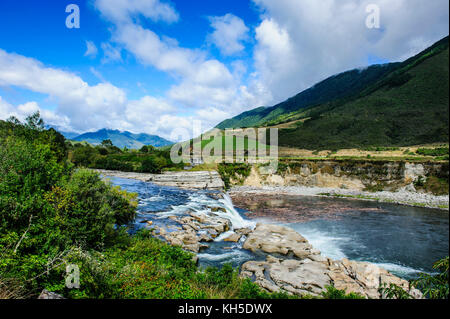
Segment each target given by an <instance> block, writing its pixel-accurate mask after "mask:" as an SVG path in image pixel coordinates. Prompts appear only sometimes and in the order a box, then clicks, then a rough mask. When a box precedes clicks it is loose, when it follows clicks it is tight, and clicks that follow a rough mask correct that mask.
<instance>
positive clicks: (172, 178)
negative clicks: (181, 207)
mask: <svg viewBox="0 0 450 319" xmlns="http://www.w3.org/2000/svg"><path fill="white" fill-rule="evenodd" d="M95 171H97V172H98V173H100V174H102V175H104V176H106V177H108V176H110V177H119V178H129V179H136V180H140V181H143V182H152V183H154V184H157V185H162V186H171V187H178V188H183V189H210V190H223V189H224V186H225V185H224V183H223V181H222V178H221V177H220V174H219V173H218V172H216V171H198V172H196V171H182V172H165V173H162V174H146V173H132V172H119V171H108V170H95Z"/></svg>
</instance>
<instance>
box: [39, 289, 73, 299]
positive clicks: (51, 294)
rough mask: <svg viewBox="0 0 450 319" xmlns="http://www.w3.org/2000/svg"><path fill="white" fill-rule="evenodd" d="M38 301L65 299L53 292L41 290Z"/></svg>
mask: <svg viewBox="0 0 450 319" xmlns="http://www.w3.org/2000/svg"><path fill="white" fill-rule="evenodd" d="M38 299H66V298H64V297H63V296H61V295H60V294H57V293H55V292H51V291H48V290H47V289H44V290H42V292H41V294H40V295H39V297H38Z"/></svg>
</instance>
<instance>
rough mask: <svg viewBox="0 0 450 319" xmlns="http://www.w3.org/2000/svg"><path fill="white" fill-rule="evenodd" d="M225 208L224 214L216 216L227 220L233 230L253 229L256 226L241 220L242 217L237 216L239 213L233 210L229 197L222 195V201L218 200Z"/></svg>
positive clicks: (253, 223)
mask: <svg viewBox="0 0 450 319" xmlns="http://www.w3.org/2000/svg"><path fill="white" fill-rule="evenodd" d="M219 201H220V202H221V203H222V204H223V205H224V207H225V209H226V211H227V212H226V214H225V213H223V214H218V215H219V216H220V217H223V218H226V219H228V220H229V221H230V222H231V224H232V226H233V229H239V228H251V229H254V228H255V226H256V223H255V222H252V221H249V220H245V219H244V218H242V216H241V215H240V214H239V212H238V211H237V210H236V209H235V208H234V206H233V201H232V200H231V197H230V195H228V194H226V193H225V194H224V195H223V199H220V200H219Z"/></svg>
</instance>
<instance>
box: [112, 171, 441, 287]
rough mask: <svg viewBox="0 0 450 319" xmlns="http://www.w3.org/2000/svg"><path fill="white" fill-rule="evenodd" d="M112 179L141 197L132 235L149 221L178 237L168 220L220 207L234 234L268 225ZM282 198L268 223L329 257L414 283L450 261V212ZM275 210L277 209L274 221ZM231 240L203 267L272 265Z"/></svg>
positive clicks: (217, 202)
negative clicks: (291, 232)
mask: <svg viewBox="0 0 450 319" xmlns="http://www.w3.org/2000/svg"><path fill="white" fill-rule="evenodd" d="M110 180H111V182H112V183H113V184H115V185H119V186H121V187H122V188H124V189H126V190H128V191H131V192H136V193H138V195H139V206H138V214H137V217H136V219H135V222H134V223H133V224H132V225H130V226H131V230H132V231H136V230H138V229H139V228H142V227H145V226H146V221H152V222H153V224H154V225H157V226H165V227H168V229H169V231H170V229H171V227H173V229H174V230H175V227H176V226H177V225H176V222H174V221H172V220H171V219H169V218H168V217H170V216H185V215H186V214H187V212H189V211H190V212H195V213H197V214H202V213H204V214H206V213H208V212H211V209H212V208H214V207H218V208H225V210H226V212H221V211H220V210H219V211H217V212H215V214H218V215H219V216H220V217H222V218H227V219H229V220H230V221H231V223H232V226H233V228H243V227H250V228H252V227H254V226H255V224H256V221H258V220H261V217H260V216H258V214H257V213H254V214H253V213H252V212H250V211H249V210H248V207H242V208H247V210H244V209H239V208H237V209H236V208H235V207H233V204H232V202H231V199H230V198H229V197H228V196H227V195H226V196H225V197H224V198H223V199H215V197H216V196H215V195H217V192H214V191H197V190H181V189H177V188H172V187H164V186H157V185H154V184H151V183H144V182H140V181H136V180H130V179H121V178H110ZM277 198H278V200H277V201H276V204H275V205H273V202H264V201H262V202H260V203H259V204H260V205H261V209H263V208H264V209H263V210H264V211H265V212H266V214H265V215H264V218H263V220H265V221H268V222H272V223H277V224H281V225H285V226H288V227H291V228H293V229H294V230H296V231H297V232H299V233H300V234H301V235H302V236H304V237H305V238H306V239H307V240H308V241H309V242H310V243H311V244H312V245H313V246H314V247H315V248H317V249H319V250H320V251H321V252H322V254H323V255H325V256H327V257H330V258H333V259H342V258H348V259H352V260H359V261H368V262H373V263H376V264H378V265H379V266H381V267H383V268H385V269H387V270H389V271H391V272H392V273H394V274H396V275H398V276H400V277H403V278H406V279H410V278H414V277H415V276H416V275H417V274H418V273H419V272H432V268H431V266H432V264H433V262H435V261H437V260H438V259H440V258H443V257H445V256H447V255H448V248H449V245H448V244H449V228H448V226H449V219H448V212H443V211H440V210H433V209H425V208H414V207H407V206H400V205H392V204H380V203H375V202H366V201H356V200H345V199H332V198H327V199H324V198H318V197H299V196H296V197H292V196H285V195H283V196H277ZM268 201H269V199H268ZM272 201H273V200H272ZM271 205H272V206H275V207H274V208H273V209H274V214H273V215H272V216H271V214H270V211H271V210H270V206H271ZM280 207H283V208H284V209H286V207H287V208H288V210H289V212H294V213H296V214H297V215H295V217H298V216H299V215H301V212H302V210H303V211H308V212H311V211H312V210H314V211H320V212H326V214H324V213H322V214H317V216H316V218H308V219H307V220H299V219H298V218H292V219H289V218H287V220H286V218H284V219H281V220H280V218H278V217H279V216H277V213H279V211H278V210H277V208H280ZM251 208H252V211H255V212H257V211H258V210H259V208H260V207H258V205H256V206H255V205H253V206H252V207H251ZM288 215H289V214H288ZM272 217H273V218H272ZM225 237H226V236H225V235H223V236H219V237H218V238H216V240H215V241H214V242H212V243H208V244H209V248H208V249H206V250H204V251H201V252H200V253H199V254H198V257H199V263H200V266H218V265H220V264H223V263H232V264H233V265H234V266H240V265H241V264H242V263H244V262H245V261H248V260H260V259H264V258H265V257H264V255H259V254H258V255H256V254H253V253H251V252H249V251H246V250H243V249H242V244H243V242H242V240H241V242H239V243H226V242H223V241H222V240H221V239H223V238H225Z"/></svg>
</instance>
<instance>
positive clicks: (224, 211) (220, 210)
mask: <svg viewBox="0 0 450 319" xmlns="http://www.w3.org/2000/svg"><path fill="white" fill-rule="evenodd" d="M210 209H211V211H212V212H213V213H217V212H223V213H226V212H227V210H226V209H225V208H223V207H210Z"/></svg>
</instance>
